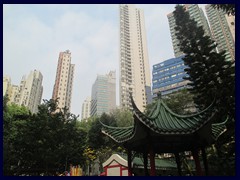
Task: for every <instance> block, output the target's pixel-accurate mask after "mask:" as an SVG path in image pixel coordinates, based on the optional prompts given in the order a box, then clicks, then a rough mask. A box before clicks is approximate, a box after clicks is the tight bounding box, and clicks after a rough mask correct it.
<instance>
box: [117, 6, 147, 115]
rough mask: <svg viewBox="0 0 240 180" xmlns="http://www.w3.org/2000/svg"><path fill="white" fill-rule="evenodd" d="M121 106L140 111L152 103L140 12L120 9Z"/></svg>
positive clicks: (122, 7)
mask: <svg viewBox="0 0 240 180" xmlns="http://www.w3.org/2000/svg"><path fill="white" fill-rule="evenodd" d="M119 8H120V86H119V88H120V90H119V92H120V106H121V107H126V108H130V109H131V108H132V104H131V100H130V94H132V96H133V99H134V101H135V103H136V105H137V107H138V108H139V109H140V110H141V111H143V110H144V109H145V106H146V105H147V104H148V103H149V102H151V79H150V68H149V62H148V51H147V40H146V31H145V22H144V14H143V10H141V9H137V8H135V6H134V5H133V4H122V5H120V7H119Z"/></svg>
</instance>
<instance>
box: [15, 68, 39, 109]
mask: <svg viewBox="0 0 240 180" xmlns="http://www.w3.org/2000/svg"><path fill="white" fill-rule="evenodd" d="M42 80H43V76H42V73H41V72H40V71H37V70H34V71H31V72H30V74H29V75H28V76H27V79H25V81H24V80H23V81H22V82H21V85H22V86H21V85H20V86H21V87H22V88H20V89H19V90H20V91H19V93H20V98H19V102H18V104H19V105H23V106H26V107H28V108H29V110H30V111H31V112H32V113H37V111H38V105H40V103H41V99H42V93H43V86H42Z"/></svg>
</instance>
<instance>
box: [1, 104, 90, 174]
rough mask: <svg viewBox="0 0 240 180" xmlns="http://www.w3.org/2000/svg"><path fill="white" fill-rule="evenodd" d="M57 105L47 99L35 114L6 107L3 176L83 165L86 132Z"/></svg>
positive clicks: (37, 172)
mask: <svg viewBox="0 0 240 180" xmlns="http://www.w3.org/2000/svg"><path fill="white" fill-rule="evenodd" d="M56 104H57V101H55V100H49V101H47V100H45V101H44V103H43V104H41V105H40V106H39V109H38V113H37V114H33V115H32V114H29V111H28V110H27V109H26V108H25V107H21V106H17V105H9V106H7V107H5V108H4V109H5V110H4V175H21V174H30V175H40V174H42V173H44V175H54V174H55V173H56V172H63V171H65V170H68V168H69V167H70V164H75V165H78V164H80V165H81V166H83V165H84V162H85V158H84V156H83V152H84V147H85V146H86V137H87V133H86V132H85V131H83V130H82V129H80V128H78V127H77V125H76V124H77V123H76V121H77V116H75V115H73V114H71V113H68V112H67V111H66V110H64V109H63V110H61V109H60V110H59V111H56V110H57V108H56V107H57V106H56Z"/></svg>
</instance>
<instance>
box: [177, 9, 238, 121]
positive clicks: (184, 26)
mask: <svg viewBox="0 0 240 180" xmlns="http://www.w3.org/2000/svg"><path fill="white" fill-rule="evenodd" d="M174 17H175V20H176V28H175V30H176V32H177V33H176V36H177V39H178V40H179V46H180V50H181V51H183V52H184V54H185V57H184V58H183V60H184V63H185V65H186V66H187V67H188V68H186V69H185V71H186V73H187V74H188V77H185V79H187V80H189V81H190V83H189V84H188V85H189V86H190V89H189V90H190V91H191V92H192V93H193V94H194V102H195V104H196V105H197V107H198V108H199V109H204V108H206V107H208V106H209V105H210V104H211V103H212V102H213V101H214V99H215V101H216V103H215V108H216V109H217V110H218V112H219V117H223V118H226V115H229V116H231V117H233V118H234V116H235V63H234V62H230V61H226V59H225V51H223V52H220V53H218V52H216V51H215V48H216V46H217V45H216V44H215V43H214V41H212V40H211V38H210V37H209V36H206V35H205V34H204V30H203V27H202V26H200V27H199V26H197V22H195V21H194V20H193V19H191V18H190V16H189V13H188V12H187V11H185V10H184V7H183V6H181V5H177V6H176V7H175V11H174ZM219 119H220V118H218V120H219ZM220 121H222V120H221V119H220Z"/></svg>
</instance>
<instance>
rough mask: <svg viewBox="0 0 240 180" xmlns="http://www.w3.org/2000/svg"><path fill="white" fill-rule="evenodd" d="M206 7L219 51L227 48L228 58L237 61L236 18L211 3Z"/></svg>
mask: <svg viewBox="0 0 240 180" xmlns="http://www.w3.org/2000/svg"><path fill="white" fill-rule="evenodd" d="M205 8H206V13H207V17H208V20H209V23H210V27H211V31H212V34H213V39H214V40H215V41H216V43H217V49H218V51H219V52H221V51H223V50H225V51H226V60H229V61H235V18H230V17H228V18H226V16H227V14H226V13H225V12H224V11H223V10H221V9H215V8H213V7H212V6H211V5H210V4H209V5H206V6H205ZM229 24H230V26H229ZM230 27H231V29H230ZM231 31H232V32H231ZM233 34H234V38H233Z"/></svg>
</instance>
